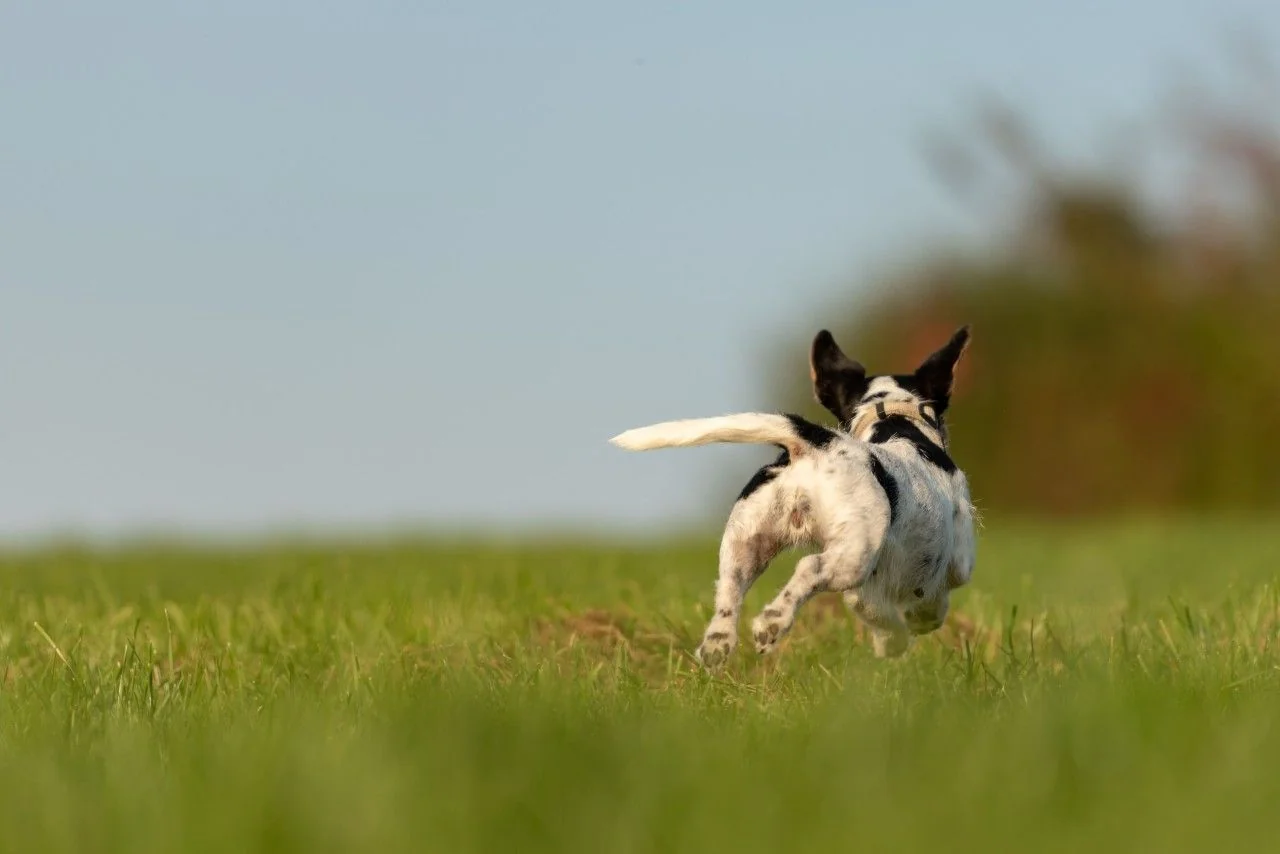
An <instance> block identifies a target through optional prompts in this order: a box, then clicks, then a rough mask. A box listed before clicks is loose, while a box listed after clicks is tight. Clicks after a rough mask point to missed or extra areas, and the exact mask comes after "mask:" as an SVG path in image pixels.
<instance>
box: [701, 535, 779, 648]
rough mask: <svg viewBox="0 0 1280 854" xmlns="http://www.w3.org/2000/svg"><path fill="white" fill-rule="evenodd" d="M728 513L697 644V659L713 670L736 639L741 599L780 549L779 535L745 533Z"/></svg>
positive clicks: (734, 643) (735, 643)
mask: <svg viewBox="0 0 1280 854" xmlns="http://www.w3.org/2000/svg"><path fill="white" fill-rule="evenodd" d="M747 530H749V529H748V528H747V526H745V525H743V524H741V523H740V522H738V521H736V520H735V519H734V518H733V517H732V516H730V518H729V524H728V526H727V527H726V528H725V532H724V538H723V539H722V540H721V542H720V574H719V577H718V578H717V579H716V612H715V615H714V616H713V617H712V618H711V622H710V624H709V625H708V626H707V631H706V633H705V634H704V635H703V636H702V643H701V644H700V645H699V646H698V651H697V656H698V660H699V661H700V662H702V665H703V666H704V667H706V668H707V669H708V670H715V669H717V668H719V667H720V666H721V665H723V664H724V663H725V661H727V660H728V658H729V655H730V654H731V653H732V652H733V648H734V646H736V645H737V642H738V617H739V615H740V614H741V613H742V600H743V599H744V598H746V595H747V591H748V590H750V589H751V585H752V584H754V583H755V581H756V579H757V578H759V577H760V576H761V575H762V574H764V571H765V569H767V568H768V566H769V561H771V560H773V559H774V558H775V557H777V555H778V552H780V551H781V550H782V545H783V542H782V539H781V538H780V537H777V536H774V535H773V533H772V532H771V531H768V530H763V531H760V530H756V531H754V532H753V533H746V531H747Z"/></svg>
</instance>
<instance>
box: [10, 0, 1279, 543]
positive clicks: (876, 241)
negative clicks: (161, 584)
mask: <svg viewBox="0 0 1280 854" xmlns="http://www.w3.org/2000/svg"><path fill="white" fill-rule="evenodd" d="M1241 27H1247V28H1249V29H1250V30H1251V31H1253V32H1255V33H1257V34H1261V35H1262V37H1263V39H1264V40H1265V41H1266V42H1267V43H1268V44H1270V45H1271V46H1273V47H1275V48H1276V49H1278V50H1280V8H1278V7H1276V6H1275V5H1274V4H1271V3H1265V2H1254V3H1244V2H1235V3H1213V4H1210V3H1207V2H1203V3H1186V2H1173V0H1163V2H1156V0H1131V2H1129V3H1124V4H1121V3H1101V2H1086V3H1081V2H1077V3H1071V4H1066V3H1057V4H1047V3H1046V4H1032V3H1015V2H1012V0H969V2H967V3H963V4H958V3H951V2H943V0H929V1H928V2H925V0H916V1H915V2H903V3H895V4H888V3H874V4H873V3H848V2H845V3H835V2H831V3H798V4H782V3H761V2H754V0H739V2H733V3H696V4H693V3H683V4H674V3H646V4H638V3H636V4H626V5H623V4H611V3H599V2H586V0H581V2H544V3H524V2H507V3H492V2H488V3H486V2H466V3H463V2H456V3H439V2H425V3H414V4H411V3H404V2H395V3H391V2H367V3H358V4H357V3H342V4H339V3H332V2H315V1H314V0H312V2H305V3H303V2H297V3H263V2H257V0H255V2H243V1H242V0H224V2H220V3H216V4H215V3H172V2H165V3H161V2H141V1H140V0H119V2H116V3H112V4H105V5H104V4H94V5H92V6H91V4H57V3H38V2H14V3H8V4H5V5H4V7H3V9H0V116H3V122H4V129H3V133H0V406H2V407H3V409H2V410H0V534H6V535H18V534H24V535H25V534H40V533H45V532H55V531H77V532H81V533H101V534H109V533H120V532H126V531H131V530H136V529H138V528H154V527H156V526H161V527H168V528H174V527H176V528H179V529H182V530H187V531H191V532H196V531H252V530H262V529H264V528H272V527H278V526H291V527H297V526H310V527H323V526H336V525H341V526H344V527H356V528H358V527H361V526H369V525H384V524H397V523H399V524H418V525H427V526H436V527H446V528H449V527H454V526H457V525H467V526H472V527H474V526H483V525H502V526H535V527H536V526H540V525H554V526H564V525H573V524H590V525H596V526H601V527H602V528H603V527H608V528H618V527H623V528H632V529H634V528H640V529H654V528H660V527H663V526H668V525H673V524H680V523H681V521H682V520H687V519H689V518H692V517H698V518H706V517H712V518H715V517H719V516H721V515H722V514H723V512H724V510H725V509H726V507H727V501H728V499H730V498H731V497H732V496H729V495H726V496H720V495H718V493H716V492H714V491H712V490H710V489H709V484H711V483H712V482H716V483H719V484H722V483H723V478H724V474H723V470H724V469H726V468H729V469H733V468H734V467H736V469H738V470H741V472H742V476H743V478H745V477H747V476H748V475H749V473H750V470H751V467H752V464H753V462H754V461H755V460H756V459H760V458H761V454H762V453H763V454H764V455H765V456H768V452H767V451H761V450H760V449H741V448H733V449H728V448H709V449H700V450H696V451H669V452H665V453H654V454H649V455H628V454H624V453H623V452H621V451H617V450H615V449H613V448H611V447H610V446H608V445H607V444H606V440H607V438H608V437H609V436H611V435H613V434H614V433H616V432H618V431H620V430H622V429H624V428H626V427H630V426H636V425H638V424H643V423H648V422H650V421H654V420H659V419H665V418H671V417H684V416H695V415H705V414H718V413H721V412H729V411H740V410H746V409H755V408H771V407H772V406H773V405H775V402H773V401H770V400H768V399H767V398H766V397H765V389H764V388H763V387H762V385H761V383H760V382H759V380H758V377H759V374H760V370H761V366H762V363H761V359H762V353H761V352H760V351H759V349H758V348H755V347H753V341H758V340H759V338H760V336H762V335H763V336H769V337H775V336H779V335H798V336H800V337H801V338H803V337H805V336H807V335H808V334H811V332H812V329H811V328H810V327H812V325H813V320H814V315H813V312H814V310H815V309H816V308H817V307H818V306H819V305H821V304H822V302H823V301H824V300H826V299H828V298H829V297H831V296H832V295H833V294H835V293H838V292H839V289H841V288H843V289H847V290H852V289H856V288H857V287H858V286H859V285H860V283H865V282H867V281H869V280H870V279H871V278H872V277H873V275H874V274H875V272H876V271H878V270H880V269H882V268H884V266H885V265H887V264H889V263H891V262H897V261H900V260H903V259H909V258H911V257H912V254H913V252H914V251H915V247H916V246H918V245H920V244H921V243H923V242H924V241H925V240H926V239H928V238H930V237H931V236H937V235H941V236H947V237H952V238H955V239H964V238H965V237H967V236H969V235H971V234H972V233H973V232H974V230H973V228H972V227H971V225H972V224H971V223H968V222H967V220H966V212H965V211H963V210H961V209H959V208H958V207H957V205H955V204H954V203H953V202H952V200H951V199H950V198H949V197H948V196H947V195H946V194H945V193H944V192H942V191H941V189H940V188H939V187H938V186H937V185H936V183H935V181H934V180H933V178H932V177H931V175H930V173H929V171H928V169H927V168H926V165H925V162H924V160H923V158H922V156H921V147H920V144H921V142H922V140H923V139H924V138H925V137H926V135H928V134H932V133H936V132H939V131H953V130H962V129H963V128H964V127H965V126H966V122H967V121H968V120H969V118H970V116H971V108H972V107H973V105H974V103H975V99H977V98H978V97H979V96H981V95H982V94H983V93H985V92H997V93H1000V94H1002V95H1004V96H1005V97H1006V98H1008V99H1009V100H1011V101H1012V102H1013V103H1015V104H1017V105H1019V106H1021V107H1024V108H1026V110H1027V111H1028V113H1029V114H1030V116H1031V117H1032V118H1033V119H1034V120H1035V122H1036V125H1037V127H1038V129H1039V130H1040V131H1041V132H1042V134H1043V135H1044V136H1045V137H1046V138H1047V139H1048V140H1049V141H1051V142H1052V143H1053V145H1054V146H1055V147H1056V148H1057V149H1059V150H1061V151H1063V152H1065V153H1067V154H1069V155H1073V156H1084V155H1086V154H1087V153H1089V152H1091V151H1094V150H1096V149H1097V147H1098V143H1099V142H1100V141H1105V134H1106V132H1107V131H1108V130H1109V129H1110V128H1112V127H1113V126H1114V123H1115V122H1118V121H1125V120H1128V119H1131V118H1134V117H1135V116H1138V115H1140V114H1143V113H1149V112H1150V110H1151V109H1152V108H1153V107H1154V106H1155V105H1156V103H1157V99H1159V98H1160V97H1161V96H1162V95H1163V94H1165V93H1166V92H1167V85H1168V84H1169V83H1170V82H1171V80H1172V77H1171V76H1170V75H1171V73H1172V72H1173V71H1174V70H1175V69H1176V68H1177V67H1178V65H1179V64H1186V63H1190V64H1192V65H1194V66H1195V67H1197V68H1199V69H1200V70H1203V71H1206V72H1209V73H1216V72H1215V70H1216V69H1220V67H1221V66H1222V61H1221V60H1222V57H1223V56H1224V52H1223V46H1224V44H1225V43H1226V42H1225V40H1226V38H1227V37H1228V36H1229V35H1230V34H1231V33H1232V32H1234V31H1236V30H1238V29H1239V28H1241ZM796 360H797V362H796V364H797V368H796V369H797V371H803V370H804V354H803V353H797V354H796Z"/></svg>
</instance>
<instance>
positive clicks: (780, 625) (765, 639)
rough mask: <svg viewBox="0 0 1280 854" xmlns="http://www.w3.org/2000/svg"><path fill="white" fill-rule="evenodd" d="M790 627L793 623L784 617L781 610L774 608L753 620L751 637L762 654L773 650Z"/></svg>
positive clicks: (757, 650)
mask: <svg viewBox="0 0 1280 854" xmlns="http://www.w3.org/2000/svg"><path fill="white" fill-rule="evenodd" d="M790 628H791V624H790V623H788V622H786V621H785V620H784V619H783V615H782V613H781V612H779V611H777V610H774V609H772V608H768V609H766V610H765V611H763V612H762V613H761V614H760V616H758V617H756V618H755V620H753V621H752V622H751V638H752V640H754V641H755V643H756V652H758V653H759V654H760V655H768V654H769V653H771V652H773V650H774V648H775V647H777V645H778V641H780V640H782V639H783V637H785V636H786V634H787V630H788V629H790Z"/></svg>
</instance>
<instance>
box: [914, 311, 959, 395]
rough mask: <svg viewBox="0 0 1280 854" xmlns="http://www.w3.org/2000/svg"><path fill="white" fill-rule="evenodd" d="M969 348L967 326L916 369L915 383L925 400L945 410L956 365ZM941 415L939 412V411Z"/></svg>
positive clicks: (953, 380)
mask: <svg viewBox="0 0 1280 854" xmlns="http://www.w3.org/2000/svg"><path fill="white" fill-rule="evenodd" d="M968 346H969V326H968V325H967V324H966V325H964V326H962V327H960V328H959V329H957V330H956V332H955V334H954V335H952V336H951V340H950V341H948V342H947V343H946V344H944V345H942V347H941V349H939V350H938V351H937V352H936V353H934V354H932V355H931V356H929V358H927V359H925V360H924V361H923V362H922V363H921V364H920V367H918V368H916V383H917V384H918V385H919V386H920V392H921V394H922V395H923V396H924V399H925V400H929V401H932V402H933V403H934V404H936V405H937V406H938V407H939V410H941V409H945V408H946V405H947V403H948V401H950V400H951V387H952V384H953V383H954V382H955V371H956V364H957V363H958V362H959V361H960V357H961V356H963V355H964V351H965V350H966V349H967V348H968ZM939 414H941V411H939Z"/></svg>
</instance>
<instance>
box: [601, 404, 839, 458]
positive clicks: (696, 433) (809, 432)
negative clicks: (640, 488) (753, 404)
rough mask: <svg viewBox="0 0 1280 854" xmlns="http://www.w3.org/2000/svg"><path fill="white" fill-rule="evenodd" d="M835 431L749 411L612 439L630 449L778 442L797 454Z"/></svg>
mask: <svg viewBox="0 0 1280 854" xmlns="http://www.w3.org/2000/svg"><path fill="white" fill-rule="evenodd" d="M835 435H836V434H835V433H834V432H832V431H831V430H828V429H827V428H826V427H822V426H819V425H817V424H814V423H812V422H810V421H806V420H805V419H803V418H801V417H800V416H799V415H777V414H772V413H761V412H747V413H743V414H740V415H721V416H718V417H716V418H688V419H684V420H682V421H664V422H663V423H661V424H652V425H650V426H648V427H636V428H635V429H634V430H627V431H626V432H625V433H620V434H618V435H617V436H614V437H613V438H612V439H610V440H609V441H610V442H612V443H613V444H615V445H617V446H618V447H619V448H625V449H627V450H628V451H650V450H653V449H654V448H687V447H690V446H693V445H710V444H714V443H718V442H728V443H732V444H739V445H777V446H778V447H780V448H785V449H786V450H787V451H788V452H789V453H790V454H791V456H792V458H795V457H798V456H801V455H802V454H803V453H804V452H805V451H806V450H809V449H812V448H815V447H822V446H823V445H826V444H827V443H828V442H830V441H831V440H832V439H833V438H835Z"/></svg>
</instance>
